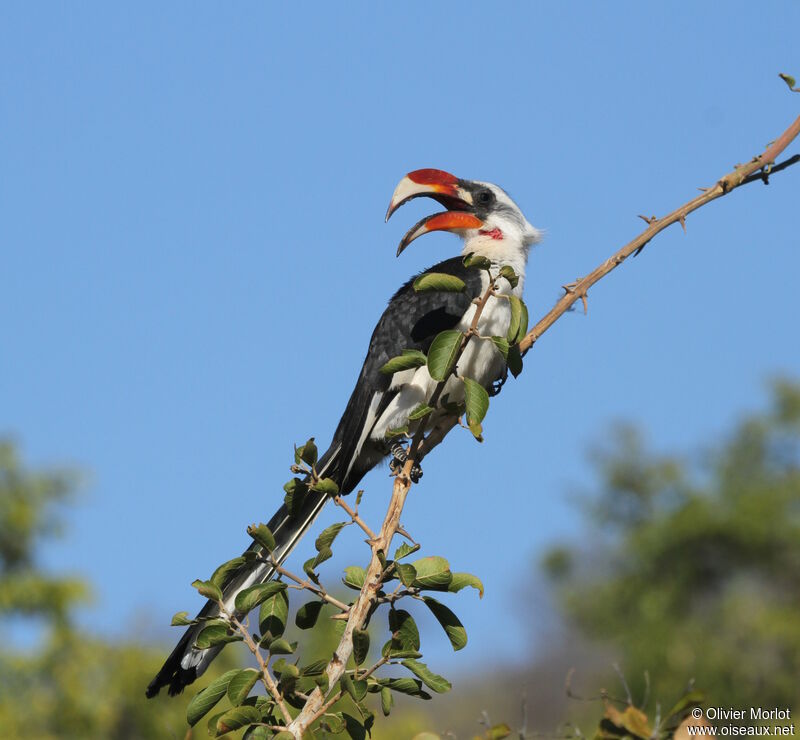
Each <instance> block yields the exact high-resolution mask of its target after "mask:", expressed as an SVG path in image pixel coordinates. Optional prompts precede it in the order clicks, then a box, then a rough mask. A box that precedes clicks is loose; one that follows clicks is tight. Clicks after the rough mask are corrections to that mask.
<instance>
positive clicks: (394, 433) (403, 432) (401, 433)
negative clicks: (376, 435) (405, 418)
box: [385, 424, 408, 437]
mask: <svg viewBox="0 0 800 740" xmlns="http://www.w3.org/2000/svg"><path fill="white" fill-rule="evenodd" d="M385 435H386V437H407V436H408V424H406V425H405V426H403V427H396V428H395V429H387V430H386V432H385Z"/></svg>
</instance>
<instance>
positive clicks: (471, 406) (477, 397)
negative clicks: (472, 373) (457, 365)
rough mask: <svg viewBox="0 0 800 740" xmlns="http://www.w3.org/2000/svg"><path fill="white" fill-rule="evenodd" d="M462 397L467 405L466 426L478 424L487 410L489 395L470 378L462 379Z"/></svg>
mask: <svg viewBox="0 0 800 740" xmlns="http://www.w3.org/2000/svg"><path fill="white" fill-rule="evenodd" d="M464 397H465V400H466V403H467V424H468V425H469V426H472V425H473V424H480V423H481V422H482V421H483V418H484V417H485V416H486V412H487V411H488V410H489V394H488V393H487V392H486V389H485V388H484V387H483V386H482V385H481V384H480V383H478V382H476V381H474V380H473V379H472V378H464Z"/></svg>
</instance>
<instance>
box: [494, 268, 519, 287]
mask: <svg viewBox="0 0 800 740" xmlns="http://www.w3.org/2000/svg"><path fill="white" fill-rule="evenodd" d="M498 275H499V277H502V278H505V279H506V280H508V282H509V284H510V285H511V287H512V288H516V287H517V285H518V284H519V275H517V273H516V272H514V268H513V267H511V265H503V266H502V267H501V268H500V272H499V273H498Z"/></svg>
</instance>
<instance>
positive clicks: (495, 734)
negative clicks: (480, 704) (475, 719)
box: [485, 722, 511, 740]
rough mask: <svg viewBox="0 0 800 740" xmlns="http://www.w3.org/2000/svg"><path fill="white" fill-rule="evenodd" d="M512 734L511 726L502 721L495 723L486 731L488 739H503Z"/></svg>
mask: <svg viewBox="0 0 800 740" xmlns="http://www.w3.org/2000/svg"><path fill="white" fill-rule="evenodd" d="M509 735H511V728H510V727H509V726H508V725H507V724H506V723H505V722H502V723H501V724H499V725H493V726H492V727H490V728H489V729H488V730H487V731H486V735H485V737H486V740H503V738H506V737H509Z"/></svg>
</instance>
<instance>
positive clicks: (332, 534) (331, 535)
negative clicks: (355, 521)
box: [314, 522, 348, 551]
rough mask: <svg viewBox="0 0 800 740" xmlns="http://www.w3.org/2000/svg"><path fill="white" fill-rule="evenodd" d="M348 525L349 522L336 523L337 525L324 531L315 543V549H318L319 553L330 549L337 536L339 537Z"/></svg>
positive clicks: (332, 525)
mask: <svg viewBox="0 0 800 740" xmlns="http://www.w3.org/2000/svg"><path fill="white" fill-rule="evenodd" d="M347 524H348V523H347V522H336V524H331V526H330V527H328V528H326V529H323V530H322V532H320V534H319V537H317V539H316V540H315V542H314V547H316V548H317V551H320V550H324V549H325V548H326V547H330V546H331V545H332V544H333V541H334V540H335V539H336V535H338V534H339V532H341V531H342V530H343V529H344V528H345V527H346V526H347Z"/></svg>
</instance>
